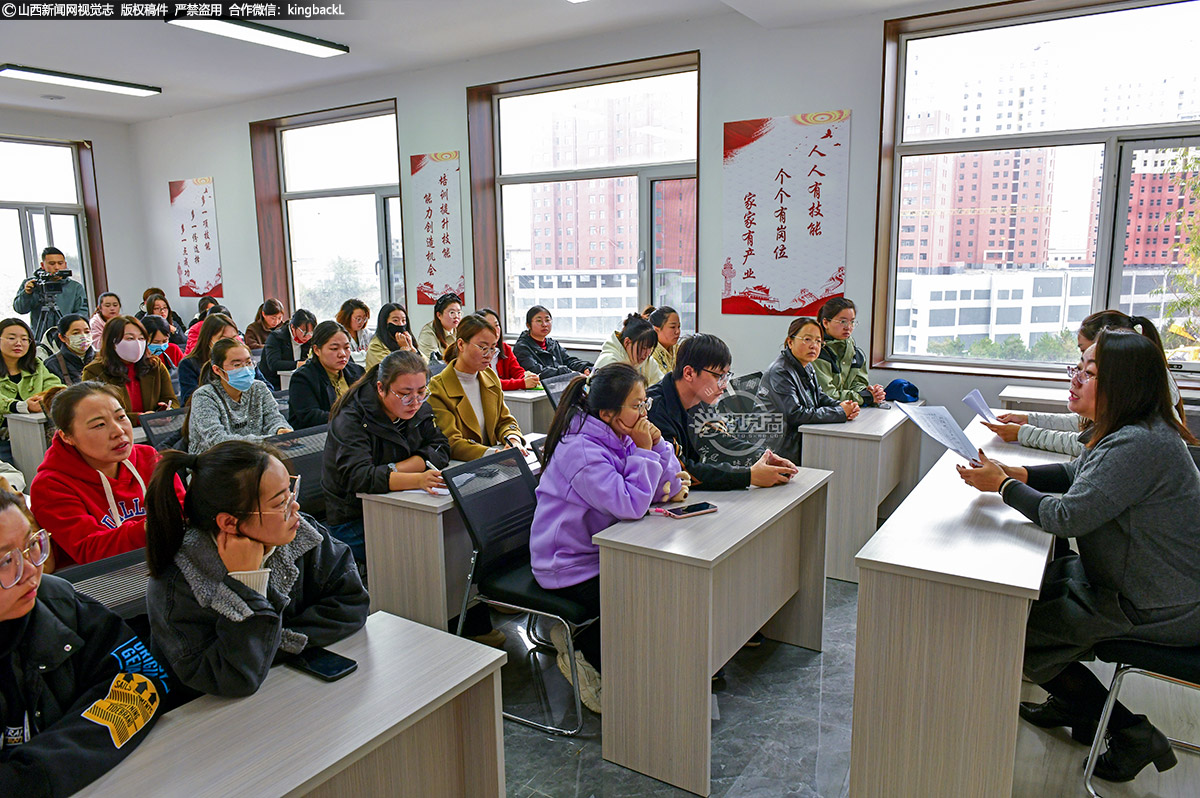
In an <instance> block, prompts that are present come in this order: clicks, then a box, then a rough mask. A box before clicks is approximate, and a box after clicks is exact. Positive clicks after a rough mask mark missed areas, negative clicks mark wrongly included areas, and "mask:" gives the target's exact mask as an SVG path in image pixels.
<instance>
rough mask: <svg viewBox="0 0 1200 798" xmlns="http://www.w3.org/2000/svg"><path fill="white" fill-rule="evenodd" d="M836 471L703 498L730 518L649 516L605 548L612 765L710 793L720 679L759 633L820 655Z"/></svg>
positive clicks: (606, 748)
mask: <svg viewBox="0 0 1200 798" xmlns="http://www.w3.org/2000/svg"><path fill="white" fill-rule="evenodd" d="M831 476H832V475H831V474H830V473H829V472H828V471H816V470H813V469H801V470H800V473H799V474H797V475H796V476H795V477H794V478H793V479H792V481H791V483H789V484H787V485H782V486H779V487H775V488H766V489H760V488H750V489H749V490H745V491H726V492H715V491H695V492H693V493H692V494H691V496H689V497H688V501H689V502H693V501H711V502H713V503H715V504H716V505H717V506H718V507H719V508H720V510H719V511H718V512H716V513H713V514H710V515H702V516H697V517H695V518H689V519H685V520H682V521H676V520H672V519H669V518H663V517H661V516H649V517H647V518H644V519H641V520H639V521H631V522H626V523H620V524H616V525H614V526H611V527H609V528H608V529H606V530H604V531H603V532H600V533H598V534H597V535H596V536H595V537H593V538H592V539H593V541H595V542H596V543H597V544H598V545H599V547H600V584H601V591H600V602H601V603H600V606H601V610H600V617H601V618H602V623H601V626H600V636H601V645H602V646H603V651H604V714H603V755H604V758H605V759H607V760H609V761H610V762H615V763H617V764H618V765H623V766H625V767H627V768H632V769H633V770H637V771H639V772H641V773H645V774H646V775H648V776H652V777H654V778H656V779H659V780H661V781H665V782H668V783H670V784H674V785H675V786H677V787H682V788H683V789H685V790H690V791H691V792H694V793H697V794H699V795H708V793H709V787H710V748H711V738H712V721H711V699H710V696H711V694H712V681H711V677H712V675H713V674H714V673H716V672H717V670H718V669H719V668H720V667H721V666H722V665H724V664H725V663H726V662H728V661H729V659H730V658H731V657H732V656H733V655H734V654H735V653H736V652H737V650H738V649H739V648H741V647H742V645H743V644H745V642H746V641H747V640H748V639H750V636H751V635H753V634H754V633H755V632H756V631H758V629H760V628H763V627H764V625H765V628H764V629H763V631H764V633H765V634H766V635H767V636H768V637H771V638H773V639H776V640H781V641H783V642H786V643H791V644H792V645H797V646H804V647H805V648H811V649H814V650H817V651H819V650H820V649H821V631H822V625H823V621H824V610H825V503H826V491H827V488H826V483H827V482H828V481H829V478H830V477H831Z"/></svg>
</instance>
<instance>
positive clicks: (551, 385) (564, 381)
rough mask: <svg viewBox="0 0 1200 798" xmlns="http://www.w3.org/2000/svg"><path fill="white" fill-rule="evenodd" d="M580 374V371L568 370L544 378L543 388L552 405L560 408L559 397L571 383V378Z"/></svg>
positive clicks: (556, 408)
mask: <svg viewBox="0 0 1200 798" xmlns="http://www.w3.org/2000/svg"><path fill="white" fill-rule="evenodd" d="M578 376H579V372H576V371H568V372H567V373H565V374H557V375H555V376H553V377H547V378H546V379H544V380H542V389H543V390H545V391H546V398H547V399H549V400H550V406H551V407H553V408H554V409H555V410H558V399H559V397H561V396H562V394H563V391H565V390H566V389H567V386H568V385H570V384H571V380H573V379H575V378H576V377H578Z"/></svg>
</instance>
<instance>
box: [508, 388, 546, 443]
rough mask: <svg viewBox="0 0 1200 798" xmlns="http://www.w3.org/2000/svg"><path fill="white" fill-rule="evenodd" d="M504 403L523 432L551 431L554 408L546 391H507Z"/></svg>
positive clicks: (543, 432) (544, 432)
mask: <svg viewBox="0 0 1200 798" xmlns="http://www.w3.org/2000/svg"><path fill="white" fill-rule="evenodd" d="M504 404H505V405H507V406H508V412H510V413H512V415H513V418H515V419H516V420H517V426H519V427H520V428H521V432H524V433H529V432H540V433H542V434H543V435H545V434H546V433H547V432H549V431H550V422H551V421H553V420H554V408H553V407H551V406H550V400H549V399H547V398H546V392H545V391H542V390H537V391H505V392H504Z"/></svg>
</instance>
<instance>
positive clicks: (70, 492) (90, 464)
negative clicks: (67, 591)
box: [29, 382, 183, 569]
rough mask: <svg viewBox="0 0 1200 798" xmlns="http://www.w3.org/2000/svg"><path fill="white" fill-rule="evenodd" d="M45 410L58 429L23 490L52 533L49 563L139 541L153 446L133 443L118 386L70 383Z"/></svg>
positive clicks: (99, 554)
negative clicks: (52, 556) (33, 474)
mask: <svg viewBox="0 0 1200 798" xmlns="http://www.w3.org/2000/svg"><path fill="white" fill-rule="evenodd" d="M50 414H51V417H52V418H53V419H54V424H55V426H56V427H58V432H57V433H55V435H54V440H53V442H51V444H50V448H49V450H48V451H47V452H46V457H45V459H44V460H42V464H41V465H40V466H38V470H37V475H36V476H35V477H34V478H33V485H32V486H31V487H30V490H29V494H30V498H31V504H32V505H33V508H32V509H33V515H34V518H36V519H37V522H38V525H39V526H41V527H43V528H44V529H46V530H47V531H48V532H50V534H51V536H52V537H51V541H52V545H53V548H54V556H55V568H56V569H57V568H62V567H63V566H66V565H73V564H75V563H85V562H92V561H93V560H100V559H103V558H105V557H111V556H113V555H114V554H121V553H123V552H126V551H132V550H134V549H138V548H141V547H143V546H145V545H146V485H147V483H149V482H150V475H151V473H152V472H153V471H154V466H155V464H156V463H158V452H156V451H155V450H154V448H153V447H151V446H143V445H138V444H135V443H133V425H132V424H131V423H130V421H129V417H128V415H126V412H125V407H124V406H123V405H122V403H121V398H120V395H119V393H118V391H117V389H116V388H114V387H113V386H111V385H105V384H103V383H99V382H81V383H77V384H76V385H72V386H71V387H70V388H67V389H66V390H64V391H62V392H60V393H59V394H58V396H56V397H55V398H54V404H53V405H52V406H51V410H50ZM176 489H177V490H179V493H180V498H181V499H182V498H183V492H182V490H181V489H180V486H178V485H177V486H176Z"/></svg>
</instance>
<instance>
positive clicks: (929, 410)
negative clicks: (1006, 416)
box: [896, 402, 978, 463]
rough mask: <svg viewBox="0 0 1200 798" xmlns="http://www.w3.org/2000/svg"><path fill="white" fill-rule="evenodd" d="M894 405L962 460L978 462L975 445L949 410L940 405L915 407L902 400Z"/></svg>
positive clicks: (922, 430)
mask: <svg viewBox="0 0 1200 798" xmlns="http://www.w3.org/2000/svg"><path fill="white" fill-rule="evenodd" d="M896 406H897V407H899V408H900V410H902V411H903V412H904V415H906V416H908V417H909V418H911V419H912V420H913V423H914V424H916V425H917V428H918V429H920V430H921V432H924V433H925V434H926V435H928V436H929V437H931V438H933V439H934V440H935V441H937V442H938V443H940V444H942V445H943V446H945V447H946V448H947V449H949V450H951V451H952V452H955V453H957V454H958V455H960V456H961V457H962V458H963V459H964V460H968V461H970V462H972V463H974V462H978V455H977V452H976V448H975V445H974V444H973V443H971V441H970V440H969V439H968V438H967V435H966V433H965V432H963V431H962V429H960V428H959V426H958V422H956V421H955V420H954V417H953V416H951V415H950V411H949V410H947V409H946V408H944V407H940V406H939V407H929V406H922V407H915V406H913V405H911V404H905V403H903V402H897V403H896Z"/></svg>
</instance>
